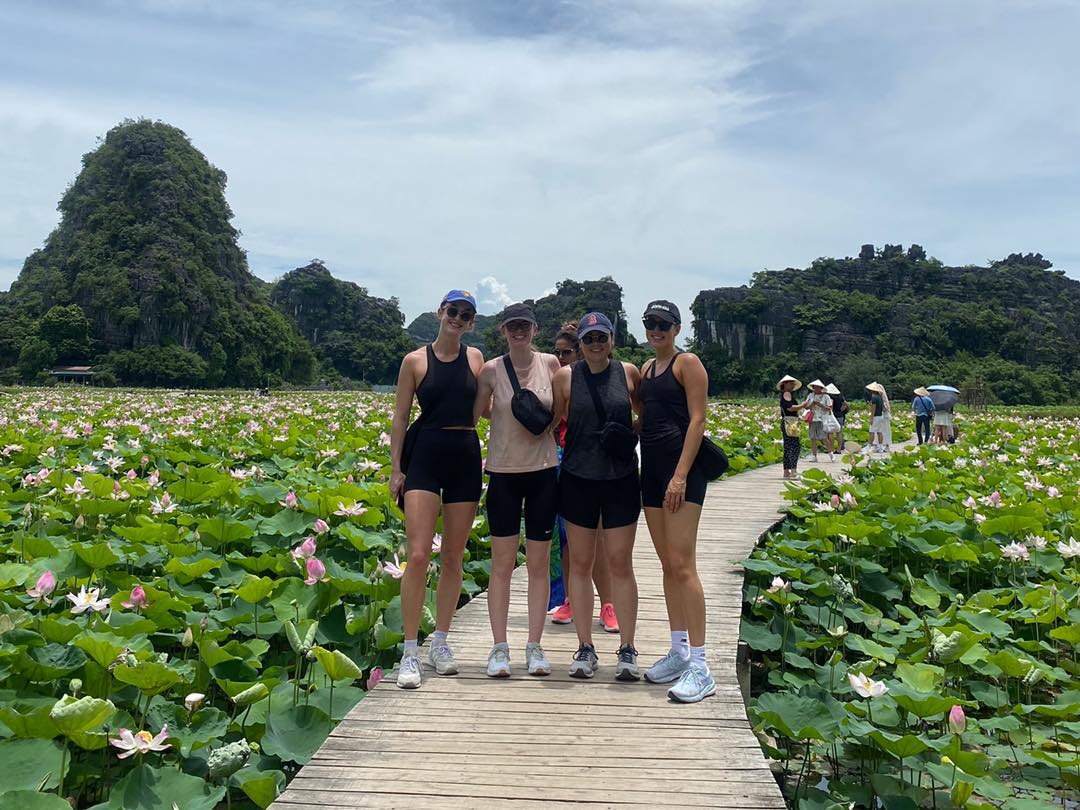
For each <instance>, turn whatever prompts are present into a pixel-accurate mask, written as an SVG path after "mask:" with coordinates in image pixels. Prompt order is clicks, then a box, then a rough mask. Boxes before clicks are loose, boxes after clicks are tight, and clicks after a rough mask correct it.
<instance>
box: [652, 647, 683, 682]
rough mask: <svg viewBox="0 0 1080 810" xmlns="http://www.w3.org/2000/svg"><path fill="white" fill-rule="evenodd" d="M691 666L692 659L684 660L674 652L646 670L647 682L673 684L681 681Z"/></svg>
mask: <svg viewBox="0 0 1080 810" xmlns="http://www.w3.org/2000/svg"><path fill="white" fill-rule="evenodd" d="M689 666H690V657H689V656H687V657H686V658H683V657H682V656H681V655H679V654H678V653H677V652H675V651H674V650H669V651H668V654H667V655H665V656H664V657H663V658H661V659H660V660H659V661H657V662H656V663H655V664H653V665H652V666H651V667H649V668H648V669H647V670H645V680H647V681H648V682H649V683H671V682H672V681H676V680H678V679H679V676H681V675H682V674H683V673H684V672H686V670H687V668H688V667H689Z"/></svg>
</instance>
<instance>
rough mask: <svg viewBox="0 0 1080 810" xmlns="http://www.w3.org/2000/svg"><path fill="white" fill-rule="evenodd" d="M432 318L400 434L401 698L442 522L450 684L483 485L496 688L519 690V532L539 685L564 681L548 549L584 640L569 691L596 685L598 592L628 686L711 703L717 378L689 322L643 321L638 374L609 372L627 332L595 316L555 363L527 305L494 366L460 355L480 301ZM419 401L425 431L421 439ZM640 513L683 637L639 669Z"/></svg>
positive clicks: (402, 396)
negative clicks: (644, 343)
mask: <svg viewBox="0 0 1080 810" xmlns="http://www.w3.org/2000/svg"><path fill="white" fill-rule="evenodd" d="M437 317H438V320H439V332H438V335H437V336H436V338H435V339H434V340H433V341H432V342H431V343H430V344H428V345H426V346H423V347H421V348H419V349H417V350H415V351H413V352H411V353H409V354H408V355H406V357H405V358H404V360H403V361H402V364H401V371H400V374H399V377H398V386H397V405H396V410H395V414H394V421H393V428H392V431H391V457H392V462H393V469H392V474H391V479H390V488H391V492H392V495H393V496H394V497H395V498H397V499H399V503H400V504H401V506H402V508H403V510H404V513H405V529H406V535H407V543H408V558H407V559H408V562H407V565H406V566H405V571H404V575H403V576H402V580H401V609H402V620H403V624H404V632H405V642H404V644H405V650H404V656H403V658H402V661H401V664H400V667H399V670H398V677H397V685H398V686H399V687H401V688H404V689H415V688H418V687H420V686H421V685H422V683H423V668H422V665H421V661H420V656H419V651H418V636H419V628H420V617H421V612H422V610H423V605H424V599H425V589H426V585H427V571H428V564H429V561H430V557H431V553H432V541H433V538H434V535H435V531H436V525H437V521H438V519H439V517H440V514H441V516H442V546H441V551H440V556H441V565H440V568H439V580H438V584H437V586H436V616H435V630H434V633H433V634H432V637H431V639H430V644H429V649H428V656H427V658H428V664H429V666H430V668H431V669H432V670H433V671H434V672H435V673H436V674H438V675H452V674H455V673H457V672H458V669H459V667H458V663H457V661H456V659H455V657H454V653H453V651H452V649H451V647H450V643H449V633H450V626H451V621H452V619H453V616H454V612H455V610H456V607H457V602H458V596H459V594H460V591H461V579H462V558H463V554H464V549H465V543H466V540H467V539H468V537H469V533H470V531H471V529H472V526H473V520H474V518H475V516H476V513H477V509H478V507H479V503H480V500H481V494H482V491H483V476H484V475H485V474H486V475H487V479H488V483H487V494H486V499H485V504H484V507H485V509H486V513H487V520H488V525H489V527H490V534H491V554H492V566H491V578H490V582H489V585H488V599H487V603H488V617H489V622H490V625H491V634H492V648H491V652H490V654H489V655H488V661H487V674H488V676H490V677H492V678H505V677H508V676H509V675H510V674H511V669H512V668H513V666H515V664H514V659H513V656H512V655H511V650H510V647H509V644H508V640H507V623H508V613H509V608H510V578H511V574H512V572H513V569H514V566H515V564H516V561H517V555H518V550H519V546H520V543H521V533H522V522H523V521H522V519H523V518H524V536H525V566H526V569H527V574H528V596H527V605H528V607H527V611H528V639H527V643H526V645H525V650H524V656H523V659H524V666H525V669H526V671H527V672H528V673H529V674H530V675H536V676H543V675H548V674H550V673H551V670H552V665H551V662H550V661H549V660H548V658H547V656H546V654H545V653H544V649H543V646H542V644H541V641H542V636H543V633H544V629H545V624H546V620H547V616H548V609H549V599H550V590H551V579H550V575H549V566H550V559H551V546H552V543H553V538H554V540H555V541H556V542H558V543H559V544H560V546H561V547H562V550H563V551H564V555H563V557H562V561H563V566H562V567H563V572H564V579H565V581H564V582H562V583H559V584H560V585H561V586H562V587H563V588H564V590H565V595H566V596H565V600H564V603H563V604H561V605H559V606H558V609H557V610H556V611H555V614H554V616H553V620H554V621H556V622H561V623H569V622H571V621H573V624H574V629H575V631H576V633H577V638H578V648H577V651H576V652H575V653H574V655H573V658H572V660H571V661H570V663H569V674H570V676H571V677H574V678H592V677H594V676H595V675H596V673H597V671H598V670H599V666H600V661H599V657H598V655H597V652H596V647H595V646H594V644H593V639H592V626H593V617H594V615H595V613H594V611H595V601H594V594H593V587H594V584H595V586H596V588H597V591H598V592H599V595H600V599H601V609H600V619H601V623H602V625H603V627H604V629H605V630H607V631H609V632H617V633H618V634H619V636H620V646H619V648H618V652H617V654H616V660H615V667H614V678H615V679H616V680H618V681H625V682H633V681H637V680H639V679H640V678H641V677H642V676H644V678H645V679H646V680H647V681H650V682H652V683H661V684H671V687H670V689H669V690H668V695H669V697H670V698H671V699H672V700H674V701H678V702H687V703H690V702H696V701H700V700H702V699H704V698H706V697H708V696H710V695H712V694H714V693H715V691H716V684H715V682H714V680H713V677H712V675H711V674H710V671H709V667H708V664H707V659H706V654H705V597H704V594H703V592H702V587H701V580H700V578H699V577H698V573H697V563H696V542H697V532H698V522H699V519H700V516H701V507H702V504H703V503H704V499H705V491H706V484H707V483H708V481H709V480H711V479H712V478H715V477H717V476H718V475H719V474H720V473H721V472H722V471H723V468H724V466H726V459H725V458H724V456H723V452H722V451H721V450H720V449H719V448H717V447H716V446H715V445H713V444H712V443H711V442H710V441H709V440H708V439H707V438H705V436H704V434H705V414H706V397H707V392H708V376H707V374H706V371H705V368H704V366H702V364H701V361H700V360H699V359H698V358H697V356H696V355H694V354H692V353H689V352H683V351H680V350H678V349H677V348H676V345H675V340H676V338H677V336H678V335H679V332H680V330H681V325H682V319H681V315H680V313H679V309H678V307H677V306H676V305H675V304H673V303H671V302H670V301H653V302H652V303H650V304H649V305H648V306H647V307H646V308H645V312H644V313H643V316H642V324H643V326H644V328H645V334H646V337H647V340H648V344H649V346H650V347H651V348H652V350H653V353H654V356H653V357H652V358H650V359H649V360H647V361H646V362H645V363H644V364H643V365H642V366H641V368H640V369H639V368H637V367H636V366H634V365H633V364H631V363H625V362H620V361H618V360H616V359H614V358H613V357H612V352H613V350H614V348H615V329H614V327H613V326H612V323H611V321H610V320H609V319H608V318H607V316H606V315H604V314H603V313H600V312H589V313H587V314H585V315H584V316H583V317H582V318H581V319H580V320H579V321H578V322H576V323H567V324H565V325H564V326H563V327H562V328H561V329H560V330H559V332H558V334H557V335H555V336H554V337H555V354H546V353H542V352H539V351H537V350H536V349H535V347H534V341H535V340H536V338H537V336H538V331H539V328H538V325H537V319H536V316H535V313H534V312H533V310H532V308H531V306H529V305H528V304H524V303H517V304H511V305H509V306H507V307H506V308H505V309H504V310H503V312H501V313H500V314H499V315H498V317H497V324H498V330H499V334H500V336H501V337H502V338H503V339H504V340H505V341H506V344H507V349H508V350H507V352H506V353H505V354H503V355H501V356H499V357H496V358H494V359H490V360H487V361H486V362H485V360H484V357H483V356H482V354H481V352H480V350H479V349H476V348H473V347H469V346H466V345H465V344H464V343H463V342H462V337H463V336H464V335H465V334H466V333H467V332H469V331H470V330H471V329H472V328H473V325H474V323H475V318H476V299H475V297H474V296H473V295H472V294H471V293H469V292H468V291H465V290H451V291H450V292H448V293H447V294H446V295H445V296H444V297H443V299H442V301H441V303H440V305H439V308H438V312H437ZM414 397H415V399H416V400H417V401H418V402H419V405H420V415H419V417H417V419H416V420H414V421H413V422H412V424H409V417H410V413H411V411H412V407H413V400H414ZM481 417H487V418H488V419H489V420H490V431H489V435H488V442H487V453H486V459H485V461H484V462H483V469H481V467H482V462H481V448H480V440H479V438H478V436H477V433H476V429H475V426H476V423H477V421H478V420H479V419H480V418H481ZM639 444H640V460H639V454H638V445H639ZM642 510H644V513H645V521H646V524H647V525H648V528H649V533H650V535H651V536H652V541H653V545H654V547H655V549H656V553H657V556H658V559H659V563H660V565H661V567H662V571H663V584H664V597H665V601H666V604H667V613H668V620H669V625H670V630H671V647H670V649H669V651H668V652H667V654H666V655H664V656H663V657H661V658H660V659H659V660H658V661H656V662H655V663H654V664H653V665H652V666H650V667H648V668H647V669H645V670H644V671H642V670H640V669H639V667H638V661H637V657H638V654H637V650H636V649H635V647H634V633H635V629H636V624H637V613H638V591H637V581H636V579H635V575H634V566H633V548H634V540H635V535H636V533H637V524H638V519H639V517H640V515H641V512H642Z"/></svg>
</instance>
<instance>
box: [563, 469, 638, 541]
mask: <svg viewBox="0 0 1080 810" xmlns="http://www.w3.org/2000/svg"><path fill="white" fill-rule="evenodd" d="M559 514H560V515H562V516H563V520H565V521H567V522H569V523H573V524H575V525H577V526H582V527H584V528H586V529H595V528H596V527H597V526H599V525H600V521H601V520H602V521H603V523H604V528H605V529H618V528H619V527H620V526H629V525H630V524H631V523H637V519H638V517H639V516H640V515H641V486H640V484H639V483H638V474H637V471H636V470H635V471H634V472H632V473H630V475H627V476H624V477H623V478H616V479H614V480H613V481H595V480H592V479H589V478H579V477H578V476H576V475H574V474H573V473H568V472H567V471H566V470H563V471H562V472H561V473H560V474H559Z"/></svg>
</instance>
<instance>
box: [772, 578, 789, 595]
mask: <svg viewBox="0 0 1080 810" xmlns="http://www.w3.org/2000/svg"><path fill="white" fill-rule="evenodd" d="M790 590H791V583H790V582H785V581H784V580H783V578H781V577H773V581H772V585H770V586H769V593H778V592H780V591H790Z"/></svg>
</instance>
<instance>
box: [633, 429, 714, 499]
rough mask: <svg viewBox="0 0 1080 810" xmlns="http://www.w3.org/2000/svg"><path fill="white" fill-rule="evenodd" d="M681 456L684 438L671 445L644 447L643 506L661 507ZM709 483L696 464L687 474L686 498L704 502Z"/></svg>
mask: <svg viewBox="0 0 1080 810" xmlns="http://www.w3.org/2000/svg"><path fill="white" fill-rule="evenodd" d="M680 455H682V440H681V439H680V440H679V441H678V442H670V443H668V444H666V445H665V444H661V445H659V446H657V445H644V444H643V445H642V446H641V505H642V506H644V507H645V508H647V509H660V508H661V507H663V505H664V495H665V494H666V493H667V485H668V483H669V482H670V481H671V476H673V475H674V474H675V468H676V467H677V466H678V464H679V456H680ZM708 483H709V482H708V481H706V480H705V475H704V473H702V472H701V471H700V470H699V469H698V468H697V465H696V464H695V465H693V466H691V467H690V474H689V475H688V476H686V495H685V496H684V497H685V500H687V501H688V502H690V503H696V504H697V505H698V506H701V504H703V503H705V487H706V485H707V484H708Z"/></svg>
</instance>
